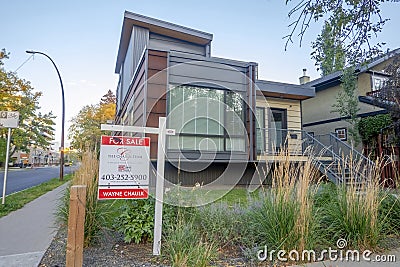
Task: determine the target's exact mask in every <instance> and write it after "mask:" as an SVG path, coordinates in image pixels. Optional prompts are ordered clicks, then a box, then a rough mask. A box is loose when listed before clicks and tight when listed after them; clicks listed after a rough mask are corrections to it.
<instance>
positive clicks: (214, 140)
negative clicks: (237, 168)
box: [168, 86, 245, 151]
mask: <svg viewBox="0 0 400 267" xmlns="http://www.w3.org/2000/svg"><path fill="white" fill-rule="evenodd" d="M224 101H226V105H225V103H224ZM168 112H169V115H170V116H168V127H170V128H173V129H175V130H176V131H177V133H178V134H180V133H186V134H193V135H221V137H209V138H208V139H207V136H198V137H195V136H193V137H191V136H185V137H182V138H180V139H179V140H180V141H179V140H178V139H176V138H171V139H170V145H169V147H170V148H177V147H178V143H181V149H189V150H192V149H201V150H208V149H209V150H215V149H216V150H218V151H223V150H224V142H226V141H224V140H225V139H224V137H223V135H224V132H225V131H224V128H225V129H226V130H227V131H228V132H229V134H230V135H236V136H237V135H239V136H243V137H242V138H241V137H235V140H233V141H232V147H231V148H229V149H233V150H235V151H244V150H245V146H244V143H245V141H244V133H245V128H244V125H243V121H244V102H243V100H242V99H241V96H240V95H239V94H237V93H234V92H227V91H223V90H216V89H209V88H200V87H194V86H179V87H175V88H173V89H171V90H170V93H169V106H168ZM196 138H197V139H196ZM230 143H231V141H229V145H230V146H231V144H230Z"/></svg>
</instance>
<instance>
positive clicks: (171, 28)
mask: <svg viewBox="0 0 400 267" xmlns="http://www.w3.org/2000/svg"><path fill="white" fill-rule="evenodd" d="M133 26H138V27H143V28H146V29H148V30H149V31H150V32H152V33H157V34H161V35H165V36H169V37H173V38H176V39H180V40H184V41H187V42H191V43H195V44H199V45H207V44H209V43H210V42H211V41H212V39H213V35H212V34H211V33H207V32H203V31H199V30H195V29H191V28H188V27H184V26H181V25H178V24H174V23H171V22H167V21H163V20H159V19H155V18H151V17H147V16H143V15H140V14H136V13H132V12H129V11H125V13H124V20H123V24H122V31H121V38H120V42H119V48H118V55H117V62H116V66H115V72H116V73H118V71H119V69H120V66H121V64H122V61H123V60H124V58H125V55H126V52H127V49H128V45H129V40H130V37H131V34H132V28H133Z"/></svg>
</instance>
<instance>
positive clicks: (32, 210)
mask: <svg viewBox="0 0 400 267" xmlns="http://www.w3.org/2000/svg"><path fill="white" fill-rule="evenodd" d="M67 184H68V183H66V184H64V185H62V186H60V187H58V188H56V189H54V190H53V191H50V192H48V193H46V194H44V195H43V196H41V197H39V198H37V199H35V200H34V201H32V202H30V203H28V204H27V205H25V206H24V207H23V208H22V209H19V210H17V211H14V212H12V213H10V214H9V215H7V216H5V217H3V218H0V267H3V266H4V267H10V266H18V267H19V266H27V267H29V266H35V267H36V266H38V264H39V262H40V260H41V259H42V257H43V255H44V253H45V252H46V250H47V248H48V247H49V245H50V243H51V241H52V239H53V237H54V235H55V234H56V232H57V230H58V228H57V226H56V223H55V215H54V214H55V212H56V210H57V204H58V201H59V199H60V197H62V196H63V194H64V190H65V188H66V187H67ZM6 201H7V199H6Z"/></svg>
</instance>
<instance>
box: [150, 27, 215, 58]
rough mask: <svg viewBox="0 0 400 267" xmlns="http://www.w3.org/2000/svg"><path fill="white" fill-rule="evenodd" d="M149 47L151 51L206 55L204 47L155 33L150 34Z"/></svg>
mask: <svg viewBox="0 0 400 267" xmlns="http://www.w3.org/2000/svg"><path fill="white" fill-rule="evenodd" d="M149 47H150V48H152V49H162V50H171V51H179V52H184V53H189V54H195V55H200V56H206V55H207V51H206V50H207V49H206V46H202V45H198V44H193V43H189V42H185V41H181V40H178V39H174V38H171V37H167V36H164V35H160V34H155V33H150V41H149Z"/></svg>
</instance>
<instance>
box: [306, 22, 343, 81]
mask: <svg viewBox="0 0 400 267" xmlns="http://www.w3.org/2000/svg"><path fill="white" fill-rule="evenodd" d="M312 48H313V49H314V51H313V52H312V53H311V58H312V59H314V60H315V65H316V66H317V70H321V72H322V73H321V74H322V76H325V75H328V74H331V73H333V72H335V71H340V70H343V68H344V66H345V63H346V53H345V51H344V48H343V46H342V42H341V40H340V39H339V38H338V34H337V33H336V32H335V31H334V27H332V25H331V22H330V21H326V22H325V25H324V27H323V28H322V32H321V34H320V35H318V37H317V39H316V41H315V42H313V43H312Z"/></svg>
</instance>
